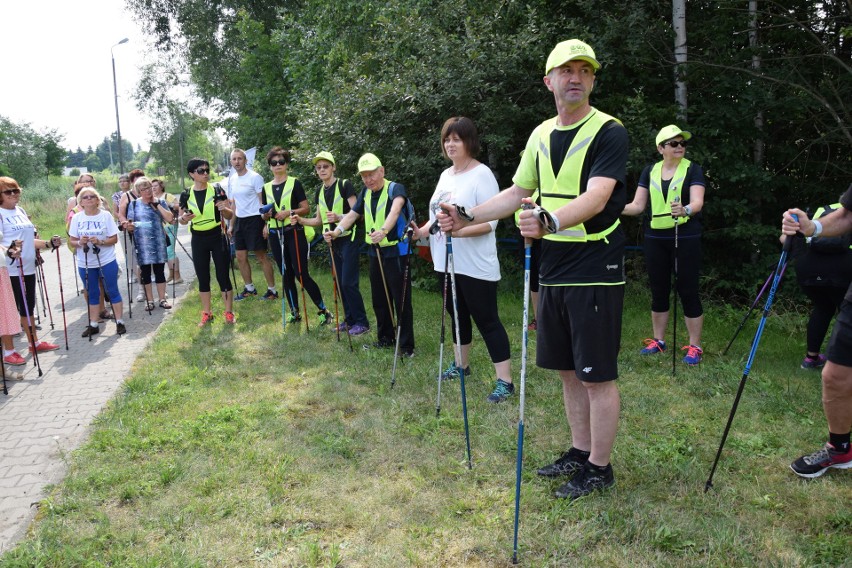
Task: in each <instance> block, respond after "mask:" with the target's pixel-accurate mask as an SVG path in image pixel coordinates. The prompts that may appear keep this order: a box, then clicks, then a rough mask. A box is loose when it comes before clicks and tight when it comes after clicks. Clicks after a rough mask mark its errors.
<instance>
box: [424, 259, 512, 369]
mask: <svg viewBox="0 0 852 568" xmlns="http://www.w3.org/2000/svg"><path fill="white" fill-rule="evenodd" d="M438 282H439V285H440V286H441V290H443V286H444V275H443V274H442V273H438ZM452 293H453V292H452V282H451V281H450V280H449V278H448V281H447V313H448V314H449V315H450V319H449V322H448V325H449V326H450V329H452V332H453V342H454V343H459V341H458V338H457V337H456V326H455V322H454V320H453V297H452ZM456 295H457V296H458V299H457V300H456V302H457V303H458V308H459V331H460V332H461V343H460V344H461V345H468V344H470V343H471V341H473V326H472V325H471V318H473V322H474V323H476V328H477V329H478V330H479V333H480V334H481V335H482V339H483V341H485V347H486V348H488V355H490V356H491V362H492V363H500V362H502V361H505V360H507V359H509V358H510V357H511V352H510V349H509V334H507V333H506V328H505V327H503V324H502V322H501V321H500V314H499V313H497V282H490V281H488V280H480V279H478V278H473V277H471V276H465V275H464V274H456Z"/></svg>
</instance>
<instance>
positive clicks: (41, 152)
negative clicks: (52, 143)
mask: <svg viewBox="0 0 852 568" xmlns="http://www.w3.org/2000/svg"><path fill="white" fill-rule="evenodd" d="M46 163H47V161H46V153H45V149H44V139H43V138H42V136H41V135H40V134H38V133H37V132H36V131H35V130H33V129H32V127H31V126H30V125H29V124H28V123H22V124H17V123H15V122H12V121H11V120H10V119H8V118H6V117H5V116H2V115H0V167H2V168H3V170H4V172H5V173H6V175H9V176H12V177H14V178H15V179H16V180H17V181H18V183H20V184H22V185H26V184H27V183H30V182H32V181H35V180H36V179H38V178H40V177H43V176H44V175H45V173H46V170H45V164H46Z"/></svg>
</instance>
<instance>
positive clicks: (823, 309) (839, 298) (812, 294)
mask: <svg viewBox="0 0 852 568" xmlns="http://www.w3.org/2000/svg"><path fill="white" fill-rule="evenodd" d="M802 290H803V291H804V292H805V294H807V296H808V298H810V299H811V302H812V303H813V308H812V309H811V317H809V318H808V351H809V352H811V353H819V352H820V348H821V347H822V342H823V341H825V334H826V333H827V332H828V326H830V325H831V318H833V317H834V316H835V315H837V313H838V312H839V311H840V305H841V304H842V303H843V297H844V296H845V295H846V288H837V287H835V286H802Z"/></svg>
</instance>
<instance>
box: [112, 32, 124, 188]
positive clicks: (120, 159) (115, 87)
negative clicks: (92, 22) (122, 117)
mask: <svg viewBox="0 0 852 568" xmlns="http://www.w3.org/2000/svg"><path fill="white" fill-rule="evenodd" d="M127 41H128V39H127V38H124V39H123V40H121V41H120V42H118V43H117V44H115V45H114V46H112V47H110V48H109V54H110V56H112V90H113V92H114V93H115V130H116V134H117V135H118V163H119V168H121V171H120V172H119V174H123V173H124V152H122V147H121V123H120V122H119V120H118V85H117V84H116V81H115V54H114V53H113V51H112V50H113V49H114V48H115V47H116V46H118V45H121V44H123V43H127ZM110 148H112V142H110Z"/></svg>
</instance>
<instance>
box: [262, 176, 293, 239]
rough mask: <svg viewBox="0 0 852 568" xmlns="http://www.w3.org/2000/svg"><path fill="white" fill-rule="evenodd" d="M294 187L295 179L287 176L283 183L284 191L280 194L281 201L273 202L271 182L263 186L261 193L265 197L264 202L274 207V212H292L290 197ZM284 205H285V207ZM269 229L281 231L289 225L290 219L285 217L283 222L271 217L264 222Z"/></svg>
mask: <svg viewBox="0 0 852 568" xmlns="http://www.w3.org/2000/svg"><path fill="white" fill-rule="evenodd" d="M295 185H296V178H294V177H293V176H288V177H287V179H286V180H285V181H284V190H283V191H282V192H281V199H279V200H278V201H275V195H274V193H273V192H272V182H271V181H270V182H269V183H265V184H263V191H264V194H265V195H266V202H267V203H272V204H273V205H274V206H275V211H276V212H277V211H281V210H284V209H290V210H291V211H292V210H293V203H292V200H291V197H292V195H293V187H294V186H295ZM285 204H286V205H285ZM266 224H267V225H268V226H269V228H270V229H282V228H284V227H286V226H287V225H289V224H290V217H287V218H286V219H284V220H283V221H279V220H278V219H276V218H275V216H272V217H270V218H269V220H268V221H267V222H266Z"/></svg>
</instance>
